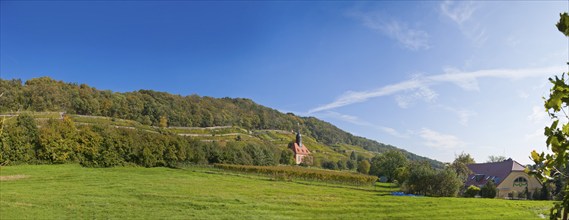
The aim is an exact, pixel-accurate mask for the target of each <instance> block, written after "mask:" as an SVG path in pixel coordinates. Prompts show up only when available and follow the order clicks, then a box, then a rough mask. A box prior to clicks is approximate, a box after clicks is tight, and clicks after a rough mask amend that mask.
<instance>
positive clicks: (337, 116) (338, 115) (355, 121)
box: [322, 111, 409, 138]
mask: <svg viewBox="0 0 569 220" xmlns="http://www.w3.org/2000/svg"><path fill="white" fill-rule="evenodd" d="M322 116H323V117H329V118H334V119H337V120H341V121H345V122H348V123H351V124H355V125H360V126H366V127H370V128H373V129H376V130H379V131H381V132H383V133H387V134H389V135H391V136H394V137H398V138H408V137H409V136H408V135H407V134H402V133H400V132H398V131H397V130H395V129H393V128H390V127H385V126H380V125H375V124H372V123H370V122H367V121H364V120H361V119H360V118H358V117H357V116H353V115H346V114H341V113H338V112H334V111H327V112H325V113H324V114H323V115H322Z"/></svg>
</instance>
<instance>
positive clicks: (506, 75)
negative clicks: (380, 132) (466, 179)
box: [308, 66, 566, 114]
mask: <svg viewBox="0 0 569 220" xmlns="http://www.w3.org/2000/svg"><path fill="white" fill-rule="evenodd" d="M565 70H566V67H565V66H553V67H544V68H528V69H490V70H479V71H472V72H454V73H443V74H438V75H431V76H422V77H415V78H413V79H410V80H407V81H403V82H400V83H396V84H391V85H386V86H383V87H380V88H377V89H374V90H369V91H357V92H356V91H347V92H345V93H344V94H343V95H341V96H340V97H338V98H337V99H336V100H335V101H333V102H331V103H328V104H324V105H321V106H318V107H316V108H313V109H310V110H309V111H308V113H309V114H311V113H315V112H320V111H325V110H331V109H335V108H339V107H343V106H347V105H351V104H355V103H360V102H365V101H367V100H369V99H371V98H376V97H382V96H389V95H394V94H397V93H400V92H406V91H415V90H418V89H421V88H430V87H432V86H434V85H437V84H441V83H452V84H455V85H457V86H459V87H460V88H462V89H464V90H478V89H479V88H478V79H480V78H501V79H511V80H515V79H524V78H531V77H544V76H551V75H552V74H554V73H559V72H564V71H565ZM427 97H430V96H427Z"/></svg>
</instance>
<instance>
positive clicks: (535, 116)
mask: <svg viewBox="0 0 569 220" xmlns="http://www.w3.org/2000/svg"><path fill="white" fill-rule="evenodd" d="M547 118H548V115H547V112H546V111H545V108H544V107H543V106H537V105H535V106H533V107H532V113H531V114H530V115H528V120H529V121H531V122H533V123H534V124H544V123H545V122H546V121H547Z"/></svg>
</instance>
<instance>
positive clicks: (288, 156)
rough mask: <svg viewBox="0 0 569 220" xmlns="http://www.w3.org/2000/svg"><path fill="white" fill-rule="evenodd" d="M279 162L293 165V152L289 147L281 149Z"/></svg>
mask: <svg viewBox="0 0 569 220" xmlns="http://www.w3.org/2000/svg"><path fill="white" fill-rule="evenodd" d="M279 163H280V164H285V165H294V164H295V161H294V152H292V150H291V149H284V150H282V151H281V158H280V159H279Z"/></svg>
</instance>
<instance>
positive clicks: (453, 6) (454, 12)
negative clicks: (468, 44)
mask: <svg viewBox="0 0 569 220" xmlns="http://www.w3.org/2000/svg"><path fill="white" fill-rule="evenodd" d="M477 8H478V5H477V4H475V3H474V2H472V1H461V2H454V1H444V2H442V3H441V4H440V11H441V13H442V14H443V15H444V16H446V17H448V18H449V19H450V20H452V21H453V22H455V23H456V24H457V25H458V27H459V29H460V31H461V32H462V34H463V35H464V36H466V37H467V38H469V39H470V40H472V41H473V42H474V43H475V44H477V45H482V44H483V43H484V42H485V41H486V39H487V38H488V37H487V36H486V29H485V28H484V27H482V25H480V23H477V22H475V21H473V20H472V19H471V18H472V16H473V14H474V12H475V11H476V9H477Z"/></svg>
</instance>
